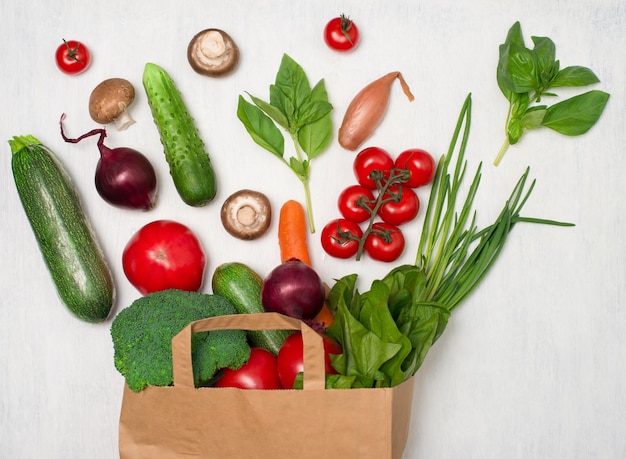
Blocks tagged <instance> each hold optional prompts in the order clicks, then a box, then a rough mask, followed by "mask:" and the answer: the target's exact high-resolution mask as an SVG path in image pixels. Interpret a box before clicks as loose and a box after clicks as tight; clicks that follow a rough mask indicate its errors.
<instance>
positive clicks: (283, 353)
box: [278, 332, 343, 389]
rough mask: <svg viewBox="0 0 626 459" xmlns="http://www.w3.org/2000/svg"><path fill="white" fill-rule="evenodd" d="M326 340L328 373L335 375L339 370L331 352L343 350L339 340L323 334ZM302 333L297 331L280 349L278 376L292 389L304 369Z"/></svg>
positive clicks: (323, 338) (287, 387)
mask: <svg viewBox="0 0 626 459" xmlns="http://www.w3.org/2000/svg"><path fill="white" fill-rule="evenodd" d="M321 335H322V340H323V342H324V351H326V355H325V356H324V359H325V364H326V374H327V375H334V374H337V371H336V370H335V369H334V368H333V366H332V364H331V361H330V354H341V353H342V352H343V350H342V349H341V346H340V345H339V343H337V341H335V340H334V339H332V338H331V337H329V336H328V335H325V334H323V333H322V334H321ZM303 355H304V351H303V346H302V333H300V332H296V333H293V334H291V335H289V336H288V337H287V339H286V340H285V341H284V342H283V345H282V346H281V347H280V350H279V351H278V377H279V378H280V382H281V383H282V385H283V387H284V388H286V389H291V388H292V387H293V383H294V381H295V380H296V376H298V373H302V371H303V370H304V361H303Z"/></svg>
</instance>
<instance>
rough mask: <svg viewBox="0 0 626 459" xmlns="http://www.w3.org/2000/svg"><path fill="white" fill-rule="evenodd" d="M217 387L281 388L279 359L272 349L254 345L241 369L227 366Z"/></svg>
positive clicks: (216, 384)
mask: <svg viewBox="0 0 626 459" xmlns="http://www.w3.org/2000/svg"><path fill="white" fill-rule="evenodd" d="M222 371H223V375H222V377H221V378H220V379H218V380H217V382H216V383H215V384H214V386H215V387H237V388H239V389H281V388H282V386H281V385H280V379H279V378H278V359H277V358H276V356H274V354H272V353H271V352H270V351H268V350H266V349H263V348H260V347H253V348H252V349H251V350H250V358H249V359H248V361H247V362H246V363H245V364H244V365H243V366H242V367H241V368H239V369H237V370H232V369H230V368H225V369H224V370H222Z"/></svg>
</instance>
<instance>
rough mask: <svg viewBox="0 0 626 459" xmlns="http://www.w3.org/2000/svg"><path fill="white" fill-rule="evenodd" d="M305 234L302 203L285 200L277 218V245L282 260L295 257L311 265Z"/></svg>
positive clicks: (304, 215)
mask: <svg viewBox="0 0 626 459" xmlns="http://www.w3.org/2000/svg"><path fill="white" fill-rule="evenodd" d="M307 234H308V230H307V224H306V214H305V213H304V207H302V204H300V203H299V202H298V201H294V200H289V201H287V202H285V203H284V204H283V206H282V207H281V208H280V215H279V218H278V245H279V246H280V259H281V261H282V262H285V261H287V260H289V259H290V258H297V259H298V260H300V261H301V262H302V263H304V264H306V265H309V266H311V257H310V256H309V247H308V245H307Z"/></svg>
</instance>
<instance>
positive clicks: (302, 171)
mask: <svg viewBox="0 0 626 459" xmlns="http://www.w3.org/2000/svg"><path fill="white" fill-rule="evenodd" d="M289 167H291V170H293V171H294V172H295V174H296V175H297V176H298V177H299V178H300V180H306V179H307V177H308V176H309V162H308V161H307V160H303V161H300V160H299V159H297V158H296V157H295V156H291V157H290V158H289Z"/></svg>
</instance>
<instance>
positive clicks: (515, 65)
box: [507, 46, 539, 93]
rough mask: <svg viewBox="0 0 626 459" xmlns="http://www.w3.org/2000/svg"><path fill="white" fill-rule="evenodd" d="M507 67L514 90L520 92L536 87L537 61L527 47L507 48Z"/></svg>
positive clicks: (537, 82) (537, 83) (532, 89)
mask: <svg viewBox="0 0 626 459" xmlns="http://www.w3.org/2000/svg"><path fill="white" fill-rule="evenodd" d="M507 68H508V72H509V74H510V77H511V81H512V82H513V90H514V91H515V92H518V93H522V92H529V91H534V90H536V89H538V87H539V78H538V62H537V56H536V54H535V53H534V52H532V51H531V50H529V49H528V48H523V47H519V46H515V47H512V48H511V49H510V50H509V55H508V61H507Z"/></svg>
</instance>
